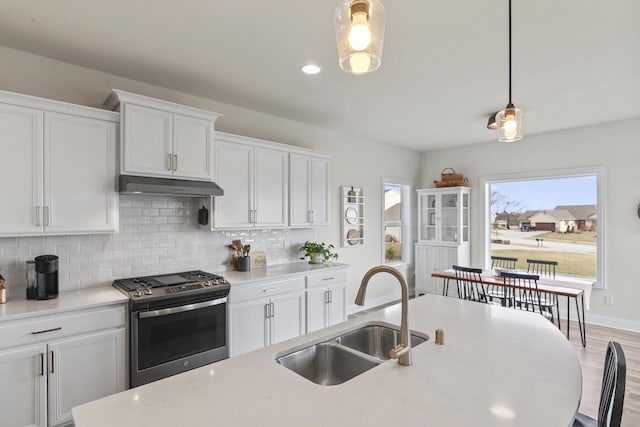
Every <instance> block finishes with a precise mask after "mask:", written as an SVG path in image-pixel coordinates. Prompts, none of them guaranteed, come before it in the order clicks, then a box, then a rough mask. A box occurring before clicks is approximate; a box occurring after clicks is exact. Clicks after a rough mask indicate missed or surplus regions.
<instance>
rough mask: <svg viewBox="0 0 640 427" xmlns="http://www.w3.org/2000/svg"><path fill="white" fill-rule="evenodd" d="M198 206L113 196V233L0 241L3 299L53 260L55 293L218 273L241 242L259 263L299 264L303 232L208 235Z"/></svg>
mask: <svg viewBox="0 0 640 427" xmlns="http://www.w3.org/2000/svg"><path fill="white" fill-rule="evenodd" d="M199 202H200V201H199V200H198V199H187V198H178V197H151V196H141V195H138V196H125V195H123V196H120V233H117V234H93V235H73V236H45V237H4V238H0V267H2V270H1V273H2V275H3V276H4V278H5V279H6V280H7V283H6V286H7V291H8V296H9V297H12V296H15V295H23V294H24V292H25V261H27V260H31V259H33V258H34V257H36V256H38V255H43V254H54V255H58V257H59V258H60V273H59V280H60V290H61V291H65V290H72V289H78V288H84V287H91V286H100V285H105V284H110V283H111V282H112V281H113V280H115V279H120V278H124V277H132V276H139V275H147V274H157V273H169V272H176V271H184V270H190V269H201V270H205V271H211V272H215V271H224V270H225V269H226V268H227V267H226V266H225V265H224V263H225V261H226V260H227V259H228V257H229V255H230V250H229V249H227V245H228V244H230V243H231V241H232V240H235V239H241V240H242V241H243V243H247V244H250V245H251V250H252V251H264V252H266V254H267V263H268V264H269V265H273V264H283V263H287V262H292V261H296V260H298V258H299V253H298V248H299V247H300V246H301V245H302V244H303V243H304V241H306V240H312V239H313V234H314V233H313V230H311V229H273V230H263V229H260V230H254V229H251V230H225V231H213V232H212V231H208V226H207V227H201V226H199V225H198V224H197V212H198V209H199V208H200V206H201V203H199Z"/></svg>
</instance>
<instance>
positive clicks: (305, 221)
mask: <svg viewBox="0 0 640 427" xmlns="http://www.w3.org/2000/svg"><path fill="white" fill-rule="evenodd" d="M289 168H290V169H289V188H290V191H289V197H290V201H289V221H290V224H291V226H294V227H296V226H298V227H299V226H305V225H310V224H311V193H310V188H311V157H309V156H303V155H300V154H290V155H289Z"/></svg>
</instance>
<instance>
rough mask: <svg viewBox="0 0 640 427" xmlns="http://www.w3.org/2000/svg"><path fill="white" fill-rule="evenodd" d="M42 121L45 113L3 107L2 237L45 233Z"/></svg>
mask: <svg viewBox="0 0 640 427" xmlns="http://www.w3.org/2000/svg"><path fill="white" fill-rule="evenodd" d="M42 121H43V113H42V112H41V111H38V110H33V109H30V108H22V107H16V106H12V105H3V104H0V153H2V155H1V156H0V194H2V196H3V198H4V201H5V207H4V208H3V209H0V235H11V234H25V233H38V232H41V231H42V227H41V226H38V225H37V224H38V223H39V220H38V218H37V216H38V213H39V212H40V211H39V210H38V209H40V207H41V206H42V203H43V202H42V162H43V146H42V126H43V124H42V123H43V122H42Z"/></svg>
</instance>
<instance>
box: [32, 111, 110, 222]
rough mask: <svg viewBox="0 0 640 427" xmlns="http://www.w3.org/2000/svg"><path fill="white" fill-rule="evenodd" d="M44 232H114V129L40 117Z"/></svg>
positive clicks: (81, 120) (80, 120) (57, 116)
mask: <svg viewBox="0 0 640 427" xmlns="http://www.w3.org/2000/svg"><path fill="white" fill-rule="evenodd" d="M44 134H45V135H44V157H45V162H44V175H45V176H44V178H45V179H44V186H45V194H44V206H45V208H44V224H45V231H46V232H55V233H61V232H114V231H117V218H118V212H117V200H118V199H117V197H118V194H117V193H116V138H117V136H116V135H117V125H116V124H115V123H111V122H105V121H102V120H95V119H89V118H84V117H78V116H72V115H67V114H58V113H45V133H44Z"/></svg>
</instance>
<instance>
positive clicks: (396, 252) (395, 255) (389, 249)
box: [384, 242, 402, 262]
mask: <svg viewBox="0 0 640 427" xmlns="http://www.w3.org/2000/svg"><path fill="white" fill-rule="evenodd" d="M384 259H385V261H387V262H389V261H400V260H401V259H402V243H400V242H384Z"/></svg>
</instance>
